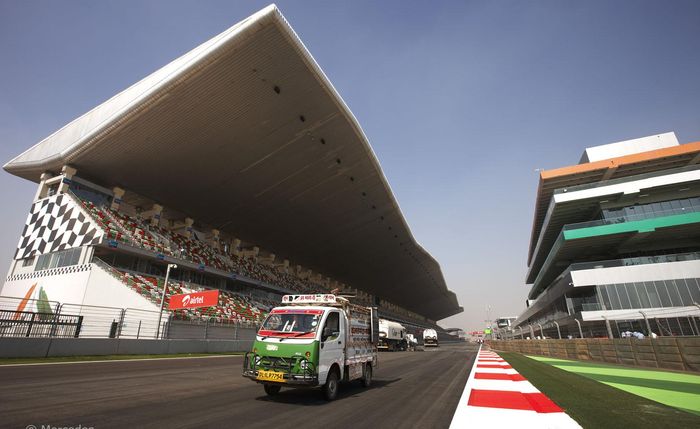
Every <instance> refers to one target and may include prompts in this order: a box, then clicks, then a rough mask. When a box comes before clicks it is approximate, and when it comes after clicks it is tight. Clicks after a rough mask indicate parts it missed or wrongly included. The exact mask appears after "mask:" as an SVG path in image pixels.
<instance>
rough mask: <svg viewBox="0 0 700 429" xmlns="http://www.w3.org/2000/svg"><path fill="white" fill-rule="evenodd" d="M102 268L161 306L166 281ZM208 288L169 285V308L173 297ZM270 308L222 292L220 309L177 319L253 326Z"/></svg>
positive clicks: (185, 313) (179, 314)
mask: <svg viewBox="0 0 700 429" xmlns="http://www.w3.org/2000/svg"><path fill="white" fill-rule="evenodd" d="M100 266H101V267H103V268H104V269H106V270H107V271H108V272H109V273H110V274H112V276H113V277H115V278H116V279H118V280H119V281H121V282H122V283H123V284H124V285H126V286H127V287H129V288H130V289H131V290H133V291H135V292H137V293H138V294H140V295H141V296H143V297H144V298H146V299H148V300H149V301H151V302H152V303H153V304H155V305H158V306H159V305H160V299H161V294H162V290H163V286H162V281H160V282H159V280H158V279H156V278H155V277H150V276H144V275H141V274H135V273H130V272H128V271H121V270H118V269H116V268H114V267H111V266H109V265H107V264H106V263H104V262H101V263H100ZM203 290H206V288H204V287H202V286H199V285H193V284H185V283H183V284H180V283H176V282H170V281H169V282H168V289H167V292H166V297H165V308H167V304H168V302H169V301H170V297H172V296H173V295H176V294H186V293H192V292H200V291H203ZM269 309H270V306H269V305H268V303H261V302H258V301H257V300H254V299H251V298H249V297H246V296H241V295H238V294H235V293H233V292H231V291H224V290H220V291H219V305H218V306H216V307H202V308H192V309H185V310H176V311H173V312H172V313H173V317H174V318H175V319H178V320H210V321H216V322H234V323H252V324H259V323H261V322H262V320H263V319H264V318H265V316H266V315H267V312H268V311H269Z"/></svg>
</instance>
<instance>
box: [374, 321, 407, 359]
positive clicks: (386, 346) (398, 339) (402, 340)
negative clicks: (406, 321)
mask: <svg viewBox="0 0 700 429" xmlns="http://www.w3.org/2000/svg"><path fill="white" fill-rule="evenodd" d="M406 346H407V345H406V328H405V327H404V326H403V325H402V324H400V323H398V322H392V321H391V320H386V319H379V344H378V348H379V349H380V350H390V351H394V350H406Z"/></svg>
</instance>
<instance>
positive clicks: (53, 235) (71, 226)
mask: <svg viewBox="0 0 700 429" xmlns="http://www.w3.org/2000/svg"><path fill="white" fill-rule="evenodd" d="M102 235H103V232H102V229H101V228H100V227H99V226H98V225H97V224H96V223H95V222H94V221H92V219H90V218H89V217H88V216H87V215H85V214H84V213H83V211H82V210H81V209H80V207H79V206H78V205H77V204H76V203H75V202H74V201H73V199H71V198H70V197H69V196H67V195H64V194H59V195H54V196H51V197H49V198H44V199H43V200H40V201H37V202H35V203H34V204H32V208H31V210H30V211H29V216H27V222H26V223H25V225H24V230H23V231H22V236H21V238H20V239H19V244H18V245H17V251H16V252H15V259H23V258H27V257H31V256H35V255H42V254H44V253H51V252H56V251H58V250H64V249H70V248H73V247H80V246H85V245H91V244H97V243H99V241H100V239H101V238H102Z"/></svg>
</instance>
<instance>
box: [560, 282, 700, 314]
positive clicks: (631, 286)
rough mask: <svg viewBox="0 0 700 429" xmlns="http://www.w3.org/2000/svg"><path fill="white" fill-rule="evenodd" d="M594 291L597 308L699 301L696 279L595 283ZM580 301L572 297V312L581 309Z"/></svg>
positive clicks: (689, 304)
mask: <svg viewBox="0 0 700 429" xmlns="http://www.w3.org/2000/svg"><path fill="white" fill-rule="evenodd" d="M597 291H598V300H597V301H598V302H597V304H598V307H599V308H598V310H631V309H637V308H655V307H686V306H692V305H694V304H693V303H695V302H698V303H700V279H696V278H691V279H675V280H659V281H647V282H635V283H620V284H609V285H599V286H597ZM579 301H580V300H579ZM581 303H582V302H577V301H576V300H575V299H572V304H573V308H574V311H576V310H577V307H580V308H582V306H581V305H580V304H581ZM577 304H579V305H577ZM601 304H602V305H601ZM578 311H581V310H578ZM583 311H586V310H583Z"/></svg>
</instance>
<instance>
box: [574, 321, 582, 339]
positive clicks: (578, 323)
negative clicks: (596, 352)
mask: <svg viewBox="0 0 700 429" xmlns="http://www.w3.org/2000/svg"><path fill="white" fill-rule="evenodd" d="M574 321H575V322H576V324H577V325H578V333H579V335H581V338H583V329H581V322H579V321H578V319H574Z"/></svg>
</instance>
